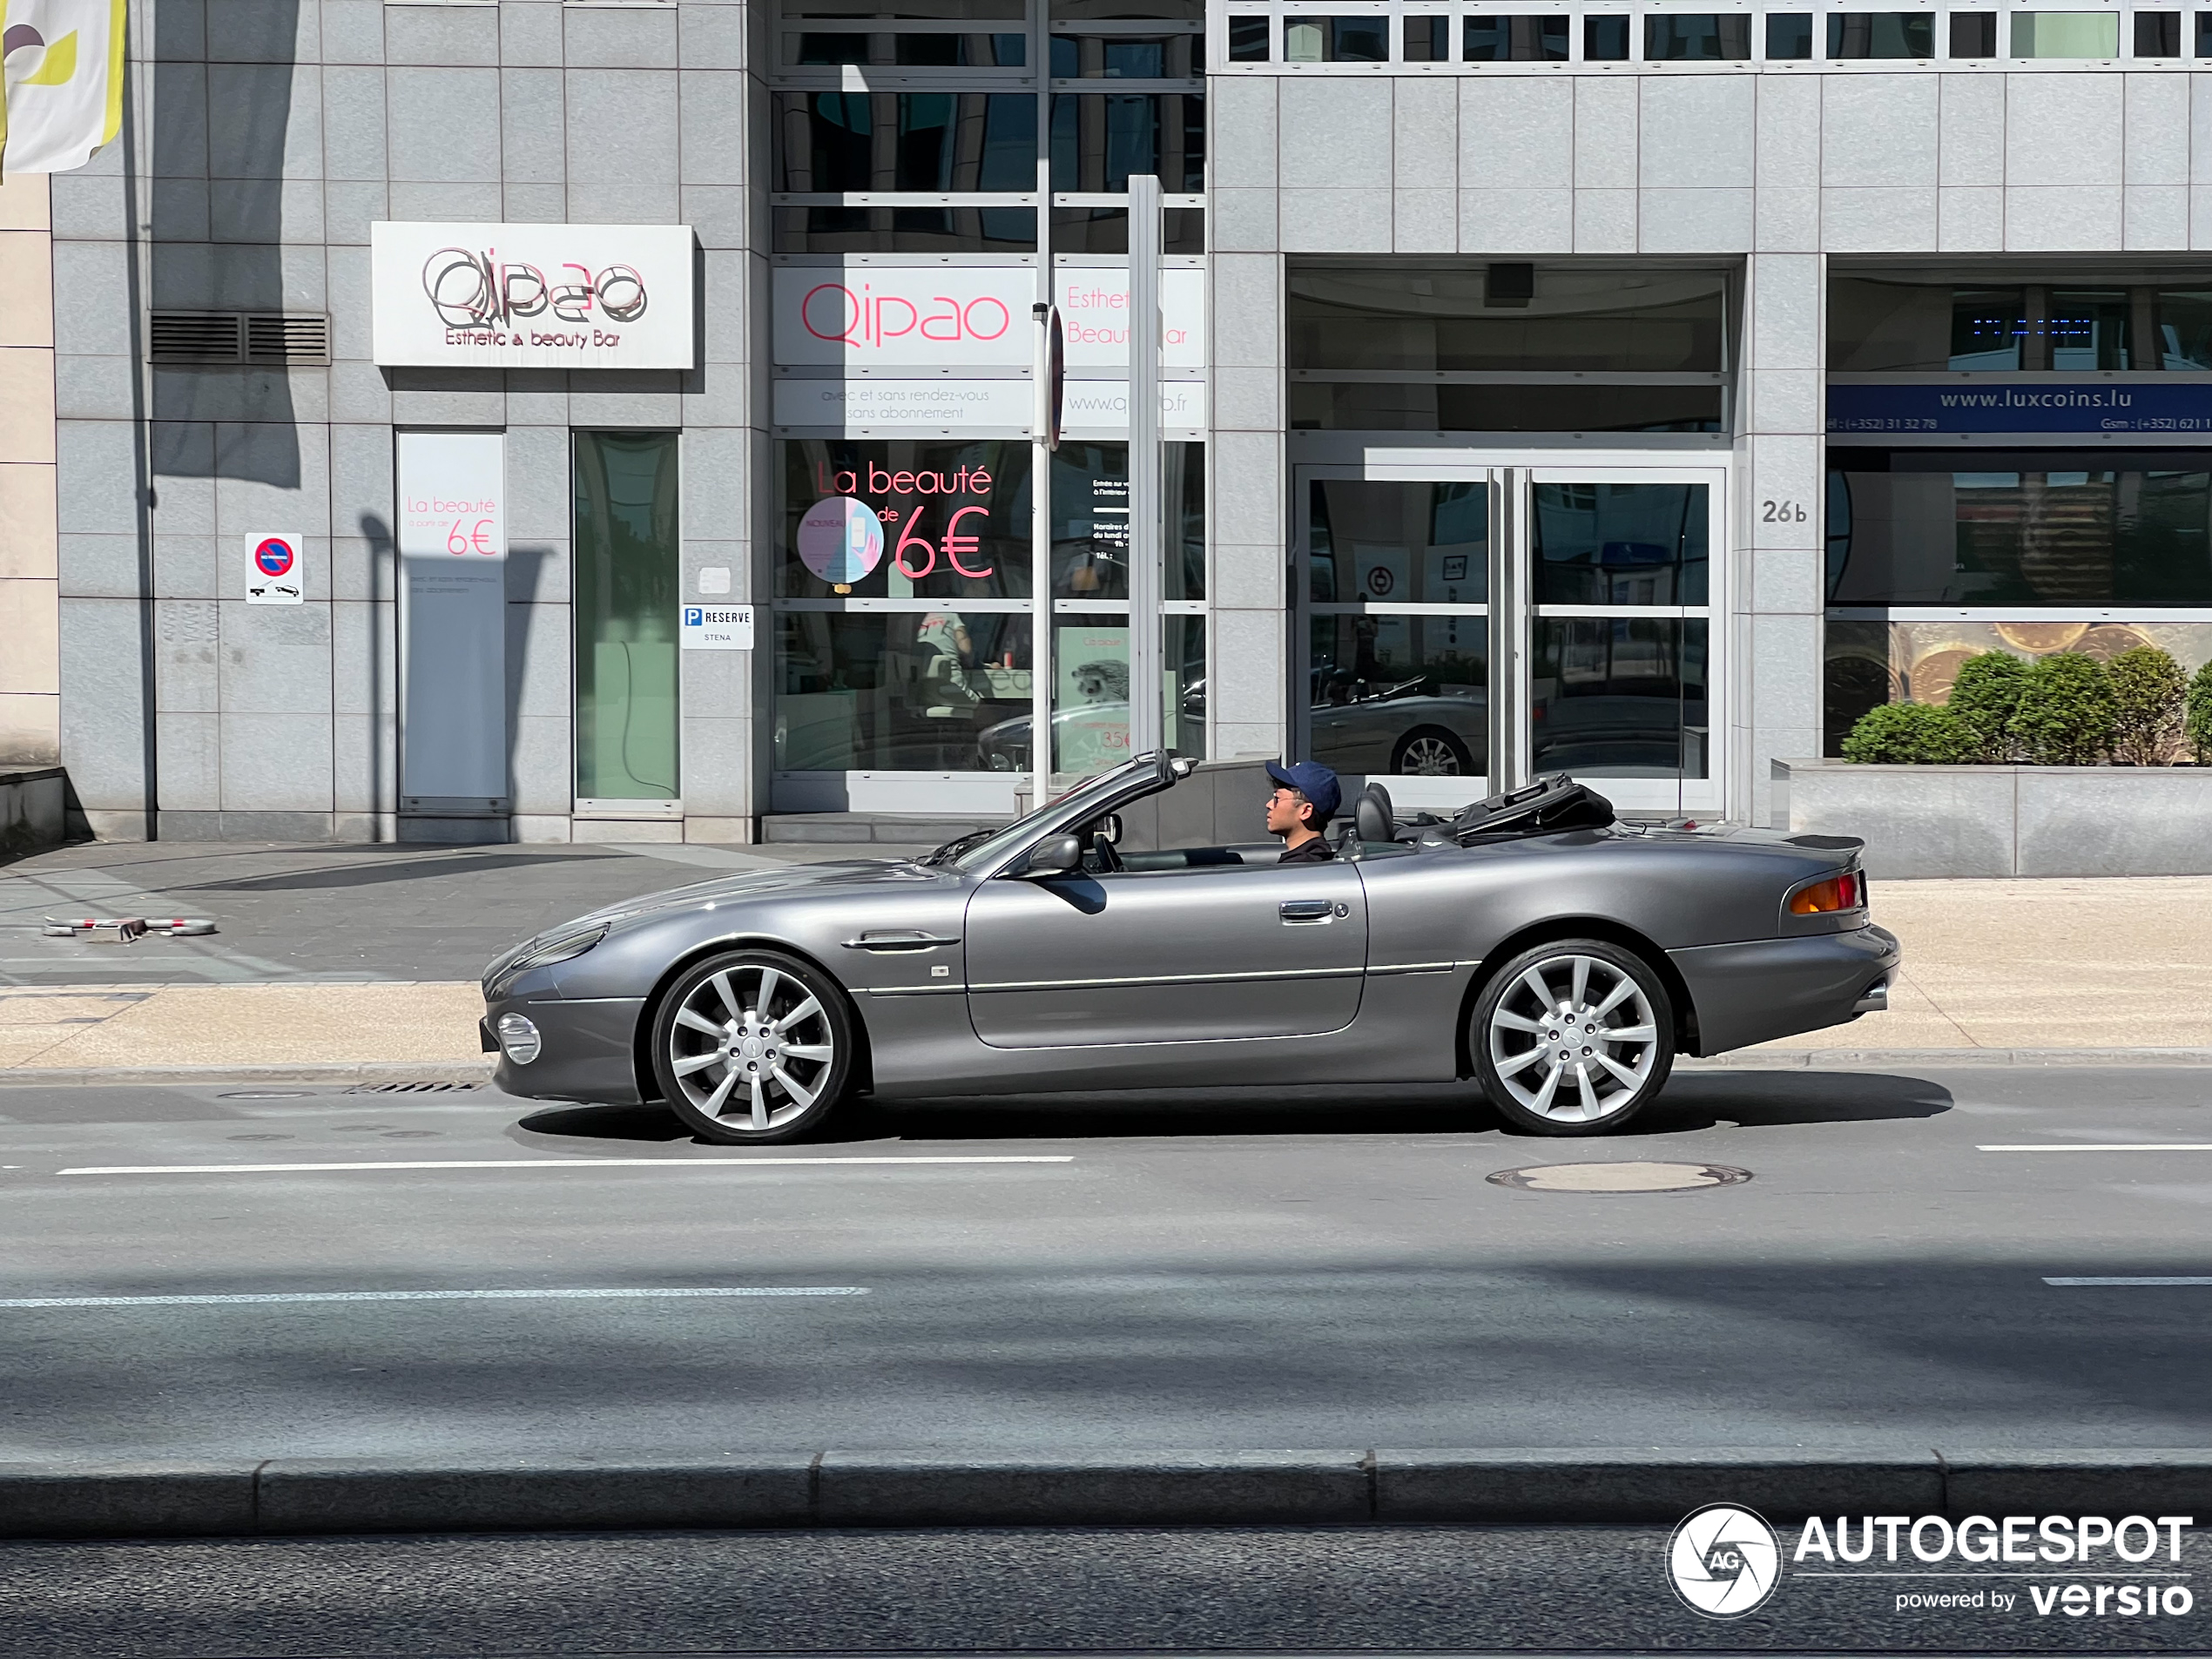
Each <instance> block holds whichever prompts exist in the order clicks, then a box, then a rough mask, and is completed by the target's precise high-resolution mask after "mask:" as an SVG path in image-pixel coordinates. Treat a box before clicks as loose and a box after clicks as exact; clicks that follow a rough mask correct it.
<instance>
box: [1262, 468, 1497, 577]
mask: <svg viewBox="0 0 2212 1659" xmlns="http://www.w3.org/2000/svg"><path fill="white" fill-rule="evenodd" d="M1307 512H1308V518H1309V521H1310V522H1309V524H1308V528H1307V536H1306V545H1307V548H1308V550H1310V553H1311V556H1312V557H1311V570H1310V574H1309V577H1308V582H1309V584H1310V585H1309V592H1310V594H1311V596H1312V599H1313V601H1314V603H1316V604H1347V603H1352V602H1363V603H1365V604H1370V605H1376V606H1388V605H1393V604H1465V605H1479V604H1482V603H1483V601H1484V600H1485V599H1486V598H1487V597H1488V594H1489V582H1490V569H1489V541H1490V497H1489V489H1488V487H1487V485H1483V484H1479V483H1385V482H1373V481H1370V480H1366V479H1359V478H1316V479H1314V480H1313V481H1312V490H1311V493H1310V495H1309V496H1308V497H1307Z"/></svg>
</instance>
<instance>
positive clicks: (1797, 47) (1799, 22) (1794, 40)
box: [1766, 11, 1812, 59]
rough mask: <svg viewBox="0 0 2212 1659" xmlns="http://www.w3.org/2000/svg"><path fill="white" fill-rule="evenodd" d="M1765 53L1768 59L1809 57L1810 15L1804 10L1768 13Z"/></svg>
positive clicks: (1810, 52) (1810, 45) (1810, 41)
mask: <svg viewBox="0 0 2212 1659" xmlns="http://www.w3.org/2000/svg"><path fill="white" fill-rule="evenodd" d="M1766 55H1767V57H1769V58H1770V59H1777V58H1788V57H1811V56H1812V18H1811V16H1810V15H1809V14H1807V13H1804V12H1783V11H1777V12H1773V13H1771V14H1770V15H1769V16H1768V17H1767V20H1766Z"/></svg>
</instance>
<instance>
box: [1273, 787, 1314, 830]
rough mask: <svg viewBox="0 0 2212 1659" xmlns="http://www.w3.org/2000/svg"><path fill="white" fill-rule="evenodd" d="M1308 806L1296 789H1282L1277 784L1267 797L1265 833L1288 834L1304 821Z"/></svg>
mask: <svg viewBox="0 0 2212 1659" xmlns="http://www.w3.org/2000/svg"><path fill="white" fill-rule="evenodd" d="M1309 807H1310V803H1309V802H1308V801H1307V800H1306V799H1305V796H1303V795H1301V794H1299V793H1298V791H1297V790H1295V789H1284V788H1282V787H1280V786H1278V787H1277V788H1276V790H1275V792H1273V793H1272V794H1271V795H1269V796H1268V798H1267V833H1269V834H1270V835H1288V834H1289V833H1291V831H1292V830H1294V829H1296V828H1298V826H1299V825H1301V824H1303V823H1304V822H1305V814H1306V813H1307V811H1308V810H1309Z"/></svg>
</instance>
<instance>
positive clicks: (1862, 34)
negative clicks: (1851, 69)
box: [1828, 11, 1935, 58]
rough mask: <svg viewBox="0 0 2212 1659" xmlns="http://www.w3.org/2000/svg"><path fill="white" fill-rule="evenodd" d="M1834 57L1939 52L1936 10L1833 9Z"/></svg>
mask: <svg viewBox="0 0 2212 1659" xmlns="http://www.w3.org/2000/svg"><path fill="white" fill-rule="evenodd" d="M1828 55H1829V57H1838V58H1852V57H1919V58H1932V57H1934V56H1935V13H1933V12H1932V11H1832V12H1831V13H1829V14H1828Z"/></svg>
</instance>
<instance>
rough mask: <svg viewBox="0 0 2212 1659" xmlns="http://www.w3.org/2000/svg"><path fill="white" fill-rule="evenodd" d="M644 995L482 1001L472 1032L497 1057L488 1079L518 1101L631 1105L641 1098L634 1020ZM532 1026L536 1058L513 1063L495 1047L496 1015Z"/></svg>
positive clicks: (520, 998)
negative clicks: (511, 1013)
mask: <svg viewBox="0 0 2212 1659" xmlns="http://www.w3.org/2000/svg"><path fill="white" fill-rule="evenodd" d="M644 1007H645V999H644V998H643V997H641V996H639V997H595V998H592V999H590V1000H589V1001H583V1000H579V1001H565V1000H563V999H561V998H557V997H551V998H545V999H543V1000H533V999H530V998H528V997H509V998H504V999H502V1000H501V1001H496V1002H491V1003H488V1004H486V1005H485V1008H484V1017H483V1018H482V1021H480V1022H478V1026H477V1030H478V1033H479V1035H480V1038H481V1040H482V1043H483V1046H484V1049H485V1050H486V1051H487V1052H489V1053H495V1054H497V1055H499V1063H498V1064H497V1065H496V1066H495V1067H494V1068H493V1069H492V1081H493V1082H496V1084H497V1085H498V1086H499V1087H500V1089H502V1090H503V1091H504V1092H506V1093H508V1094H509V1095H516V1096H521V1097H522V1098H523V1099H524V1100H577V1101H587V1102H590V1103H595V1104H600V1105H607V1106H635V1105H637V1104H638V1103H640V1102H641V1101H642V1100H643V1099H644V1095H643V1093H642V1092H641V1091H640V1089H638V1086H637V1021H638V1018H639V1016H640V1015H642V1014H643V1013H644ZM510 1009H511V1010H513V1011H514V1012H516V1013H518V1014H522V1015H527V1016H528V1017H529V1021H530V1022H531V1023H532V1024H534V1025H536V1027H537V1031H538V1038H539V1042H540V1044H541V1047H540V1049H539V1052H538V1056H537V1058H536V1059H535V1060H533V1061H531V1062H529V1064H528V1065H517V1064H516V1063H515V1062H514V1061H512V1060H510V1059H509V1058H508V1057H507V1055H506V1053H505V1052H504V1051H503V1050H502V1049H501V1048H500V1046H499V1038H498V1036H497V1035H496V1033H497V1028H498V1023H499V1016H500V1015H502V1014H505V1013H507V1012H508V1011H509V1010H510Z"/></svg>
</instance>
